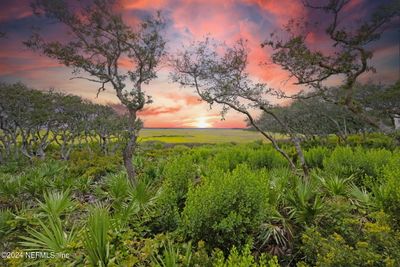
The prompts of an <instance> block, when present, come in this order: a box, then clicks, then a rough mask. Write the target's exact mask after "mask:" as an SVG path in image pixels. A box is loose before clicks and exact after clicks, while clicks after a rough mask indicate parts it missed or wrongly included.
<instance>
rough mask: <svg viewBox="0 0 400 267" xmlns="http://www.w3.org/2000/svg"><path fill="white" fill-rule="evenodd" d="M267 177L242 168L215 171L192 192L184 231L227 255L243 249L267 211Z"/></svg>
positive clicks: (246, 167)
mask: <svg viewBox="0 0 400 267" xmlns="http://www.w3.org/2000/svg"><path fill="white" fill-rule="evenodd" d="M267 192H268V175H267V173H266V172H265V171H257V172H255V171H252V170H251V169H250V168H249V167H248V166H246V165H239V166H238V167H237V168H236V169H234V170H233V171H232V172H225V173H224V172H223V171H217V170H215V171H213V174H212V175H211V176H209V177H205V178H204V180H203V181H202V182H201V184H200V185H198V186H193V187H191V188H190V190H189V193H188V197H187V200H186V206H185V208H184V210H183V223H182V227H183V230H184V232H185V233H186V235H188V236H189V237H191V238H193V239H194V241H196V242H197V241H199V240H204V241H206V243H207V244H208V245H209V246H210V247H219V248H221V249H223V250H224V251H227V250H229V248H230V247H231V246H233V245H236V246H238V247H241V246H242V245H243V244H245V241H246V240H247V239H248V238H250V237H251V235H252V234H253V233H254V231H255V230H256V229H257V228H258V227H259V225H260V223H261V221H262V220H263V217H264V216H265V214H266V212H267V211H268V194H267Z"/></svg>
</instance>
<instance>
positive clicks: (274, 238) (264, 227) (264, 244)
mask: <svg viewBox="0 0 400 267" xmlns="http://www.w3.org/2000/svg"><path fill="white" fill-rule="evenodd" d="M292 228H293V227H292V224H291V223H290V219H289V218H285V217H284V216H283V215H282V214H281V213H279V211H278V210H276V209H273V210H271V211H270V215H269V216H268V217H267V218H266V221H265V223H263V224H261V226H260V229H259V231H258V235H257V239H256V241H257V242H256V244H255V245H256V246H257V247H258V248H259V249H263V248H266V249H267V250H268V252H269V253H271V254H273V255H283V254H285V253H286V251H287V250H288V249H290V248H291V247H292V239H293V230H292Z"/></svg>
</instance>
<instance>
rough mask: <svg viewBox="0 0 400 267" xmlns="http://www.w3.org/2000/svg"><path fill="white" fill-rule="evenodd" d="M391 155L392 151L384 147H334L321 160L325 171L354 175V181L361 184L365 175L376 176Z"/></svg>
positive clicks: (342, 175) (340, 174) (347, 175)
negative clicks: (327, 155) (368, 148)
mask: <svg viewBox="0 0 400 267" xmlns="http://www.w3.org/2000/svg"><path fill="white" fill-rule="evenodd" d="M391 156H392V153H391V152H390V151H388V150H385V149H370V150H365V149H363V148H361V147H357V148H356V149H355V150H353V149H352V148H350V147H336V148H335V149H334V150H333V151H332V154H331V156H330V157H328V158H325V159H324V160H323V166H324V169H325V170H326V171H328V172H330V173H332V174H335V175H338V176H339V177H343V178H347V177H349V176H351V175H354V176H355V177H356V178H357V179H356V180H357V181H355V182H356V183H358V184H362V180H363V178H365V177H367V176H370V177H373V178H376V177H377V176H378V175H379V174H380V171H381V168H382V167H383V166H385V165H386V164H387V163H388V161H389V159H390V158H391Z"/></svg>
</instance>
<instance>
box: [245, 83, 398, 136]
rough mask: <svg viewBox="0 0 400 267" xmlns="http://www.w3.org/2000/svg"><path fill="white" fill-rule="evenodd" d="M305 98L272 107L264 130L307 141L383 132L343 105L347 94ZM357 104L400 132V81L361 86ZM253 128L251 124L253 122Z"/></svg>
mask: <svg viewBox="0 0 400 267" xmlns="http://www.w3.org/2000/svg"><path fill="white" fill-rule="evenodd" d="M313 94H314V93H310V94H309V95H305V96H304V97H302V98H297V99H293V101H292V102H291V103H290V104H289V105H283V106H276V107H274V108H271V113H272V114H273V115H274V116H272V115H271V113H262V114H261V116H260V117H259V118H258V119H257V124H258V125H260V128H261V129H264V130H269V131H272V132H276V133H283V134H289V133H290V132H293V133H297V134H300V135H301V136H302V137H303V138H306V139H311V138H313V137H316V136H318V137H323V136H329V135H331V134H335V135H337V136H338V137H339V139H340V140H342V141H344V142H345V141H346V139H347V137H348V135H350V134H357V133H367V132H376V131H379V129H378V128H374V127H372V126H371V125H370V124H368V123H367V122H366V121H365V120H363V119H362V117H360V116H358V114H355V113H354V112H351V111H350V110H348V109H346V107H345V106H343V105H341V101H343V95H342V94H343V93H342V92H341V90H340V88H331V89H330V91H329V97H327V96H326V95H322V94H321V95H315V94H314V95H313ZM354 102H355V105H357V108H358V109H360V110H363V112H365V113H367V114H370V115H372V116H374V117H378V118H380V119H381V121H382V122H383V123H384V124H385V126H387V127H388V128H391V129H394V130H396V129H398V128H399V127H400V125H399V121H398V120H399V118H400V82H397V83H395V84H392V85H379V84H378V85H376V84H366V85H357V88H356V89H355V92H354ZM249 127H250V128H252V127H251V124H250V123H249Z"/></svg>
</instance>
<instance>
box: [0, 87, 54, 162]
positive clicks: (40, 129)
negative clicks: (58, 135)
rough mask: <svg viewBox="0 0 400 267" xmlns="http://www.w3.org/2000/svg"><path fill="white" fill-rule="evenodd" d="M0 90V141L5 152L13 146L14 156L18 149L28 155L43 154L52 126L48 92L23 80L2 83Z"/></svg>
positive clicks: (37, 155) (9, 151) (8, 152)
mask: <svg viewBox="0 0 400 267" xmlns="http://www.w3.org/2000/svg"><path fill="white" fill-rule="evenodd" d="M0 94H1V96H2V97H1V100H0V111H1V112H0V121H1V123H0V127H1V133H2V134H1V135H0V141H1V143H2V146H3V147H4V150H5V154H6V156H10V154H11V152H12V151H11V150H12V147H13V150H14V155H15V156H18V154H19V153H18V150H19V151H20V152H21V153H22V154H23V155H24V156H26V157H28V158H29V159H32V158H33V157H39V158H44V157H45V149H46V148H47V146H48V145H49V144H50V143H51V138H50V132H51V129H52V128H53V126H54V121H53V120H52V119H51V118H52V114H53V113H52V111H53V103H52V101H51V95H50V94H45V93H43V92H40V91H37V90H33V89H29V88H27V87H26V86H25V85H23V84H13V85H6V84H2V85H1V86H0ZM19 144H20V145H19Z"/></svg>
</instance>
